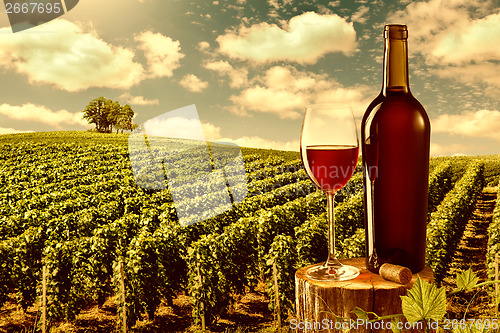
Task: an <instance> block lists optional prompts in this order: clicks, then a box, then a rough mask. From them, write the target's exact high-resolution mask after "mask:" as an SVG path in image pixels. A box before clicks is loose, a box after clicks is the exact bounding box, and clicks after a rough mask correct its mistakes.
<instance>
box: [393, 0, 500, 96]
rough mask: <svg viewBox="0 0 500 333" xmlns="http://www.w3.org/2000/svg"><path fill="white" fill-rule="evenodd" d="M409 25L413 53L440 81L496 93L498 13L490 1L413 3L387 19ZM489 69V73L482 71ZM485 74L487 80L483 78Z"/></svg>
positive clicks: (498, 86) (498, 82)
mask: <svg viewBox="0 0 500 333" xmlns="http://www.w3.org/2000/svg"><path fill="white" fill-rule="evenodd" d="M388 20H390V21H397V22H405V23H406V24H407V25H408V30H409V40H410V46H409V51H410V54H412V53H416V52H418V53H421V54H422V55H423V56H424V59H425V61H426V62H427V64H430V65H433V66H436V67H437V70H436V71H435V73H436V74H437V75H439V76H441V77H450V78H454V77H458V78H459V79H460V80H461V81H463V82H464V83H473V84H476V83H478V82H484V83H487V84H488V85H489V86H490V87H492V86H493V87H496V89H493V90H488V91H489V92H490V93H491V94H492V95H497V93H498V90H499V89H500V80H498V79H497V78H496V77H494V76H493V75H492V74H491V73H495V72H496V73H498V72H499V71H500V65H499V61H500V49H499V48H498V47H497V44H498V41H500V13H499V12H498V8H497V7H495V6H494V5H492V2H489V1H486V2H484V1H468V0H428V1H419V2H412V3H410V4H408V6H406V8H405V9H404V10H402V11H398V12H395V13H393V14H391V15H390V16H389V17H388ZM486 68H489V69H490V70H491V71H490V72H489V73H488V71H485V69H486ZM483 73H486V76H484V75H483Z"/></svg>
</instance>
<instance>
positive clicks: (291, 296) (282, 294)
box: [265, 235, 298, 324]
mask: <svg viewBox="0 0 500 333" xmlns="http://www.w3.org/2000/svg"><path fill="white" fill-rule="evenodd" d="M265 260H266V270H265V279H266V281H267V283H266V292H267V295H268V296H269V299H270V302H269V309H270V310H271V311H273V312H274V313H276V310H277V309H276V308H275V306H276V302H275V299H276V290H275V287H276V286H275V284H274V276H273V270H274V268H273V266H275V267H276V275H277V281H278V286H277V289H278V293H279V294H278V298H279V304H280V311H281V313H280V317H281V318H282V319H286V318H287V317H288V316H290V315H292V316H293V314H294V313H295V271H296V270H297V262H298V258H297V251H296V244H295V241H294V240H293V238H292V237H291V236H285V235H278V236H276V237H275V238H274V241H273V243H272V245H271V249H270V251H269V253H268V254H267V255H266V257H265ZM280 324H281V323H280Z"/></svg>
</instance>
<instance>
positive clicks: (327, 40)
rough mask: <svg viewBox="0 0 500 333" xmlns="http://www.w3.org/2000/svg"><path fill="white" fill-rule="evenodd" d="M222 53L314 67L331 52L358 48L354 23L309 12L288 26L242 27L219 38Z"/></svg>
mask: <svg viewBox="0 0 500 333" xmlns="http://www.w3.org/2000/svg"><path fill="white" fill-rule="evenodd" d="M217 42H218V43H219V51H220V52H221V53H224V54H226V55H228V56H230V57H233V58H238V59H244V60H250V61H256V62H272V61H281V60H283V61H292V62H297V63H300V64H313V63H315V62H316V61H317V60H318V59H319V58H321V57H323V56H324V55H325V54H327V53H331V52H342V53H345V54H351V53H352V52H354V51H355V49H356V45H357V43H356V32H355V30H354V28H353V26H352V23H348V22H347V21H346V20H345V19H343V18H341V17H340V16H338V15H336V14H332V15H318V14H316V13H314V12H306V13H304V14H301V15H299V16H295V17H293V18H292V19H290V21H289V22H288V24H285V26H284V27H279V26H277V25H275V24H269V23H265V22H264V23H260V24H256V25H253V26H250V27H245V26H243V25H242V26H240V28H239V29H238V30H236V31H229V32H227V33H226V34H225V35H220V36H219V37H217Z"/></svg>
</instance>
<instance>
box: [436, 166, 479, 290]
mask: <svg viewBox="0 0 500 333" xmlns="http://www.w3.org/2000/svg"><path fill="white" fill-rule="evenodd" d="M483 170H484V164H483V163H482V162H477V161H474V162H472V163H471V165H470V166H469V167H468V169H467V171H466V172H465V174H464V175H463V177H462V179H460V181H458V182H457V183H456V184H455V187H454V188H453V189H452V190H451V191H450V192H448V194H447V195H446V197H445V198H444V200H443V201H442V202H441V204H440V205H439V206H438V208H437V210H436V211H435V212H434V213H432V215H431V221H430V222H429V224H428V225H427V252H426V259H427V264H428V265H429V266H430V267H431V268H432V269H433V270H434V274H435V278H436V281H441V279H442V278H443V276H444V274H445V273H446V271H447V269H448V266H449V264H450V262H451V260H452V258H453V256H452V255H451V254H453V252H454V251H455V249H456V247H457V245H458V242H459V241H460V238H461V237H462V234H463V231H464V229H465V225H466V223H467V221H468V219H469V217H470V216H471V214H472V212H473V210H474V207H475V202H476V199H477V197H478V195H479V194H480V192H481V190H482V188H483V183H484V176H483Z"/></svg>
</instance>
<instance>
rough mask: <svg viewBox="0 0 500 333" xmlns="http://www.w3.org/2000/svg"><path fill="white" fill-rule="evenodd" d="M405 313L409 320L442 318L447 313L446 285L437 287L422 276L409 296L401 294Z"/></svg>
mask: <svg viewBox="0 0 500 333" xmlns="http://www.w3.org/2000/svg"><path fill="white" fill-rule="evenodd" d="M401 300H402V309H403V314H404V316H405V317H406V319H407V320H408V321H409V322H417V321H420V320H425V321H428V320H440V319H442V318H443V317H444V315H445V314H446V294H445V290H444V287H441V288H439V289H438V288H437V287H436V286H435V285H433V284H430V283H429V282H427V281H423V280H422V279H421V278H420V276H419V277H418V278H417V281H415V284H414V285H413V287H412V288H411V289H410V290H408V296H401Z"/></svg>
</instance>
